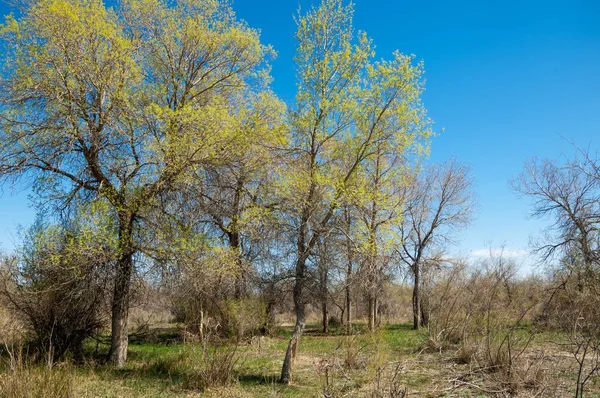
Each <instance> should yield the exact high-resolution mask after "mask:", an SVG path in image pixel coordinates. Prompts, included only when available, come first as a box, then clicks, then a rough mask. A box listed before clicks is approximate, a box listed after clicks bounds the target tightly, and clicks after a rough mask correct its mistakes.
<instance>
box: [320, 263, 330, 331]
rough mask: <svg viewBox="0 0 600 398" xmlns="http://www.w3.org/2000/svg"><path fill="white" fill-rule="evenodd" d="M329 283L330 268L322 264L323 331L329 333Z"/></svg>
mask: <svg viewBox="0 0 600 398" xmlns="http://www.w3.org/2000/svg"><path fill="white" fill-rule="evenodd" d="M328 283H329V270H328V264H322V267H321V310H322V315H323V333H329V310H328V308H327V298H328V296H329V290H328V286H327V284H328Z"/></svg>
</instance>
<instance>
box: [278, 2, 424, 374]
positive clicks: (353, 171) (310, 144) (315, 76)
mask: <svg viewBox="0 0 600 398" xmlns="http://www.w3.org/2000/svg"><path fill="white" fill-rule="evenodd" d="M352 14H353V7H352V4H349V5H344V4H343V2H342V1H341V0H323V1H322V2H321V4H320V5H319V7H318V8H313V9H311V10H310V11H309V12H308V13H307V14H305V15H302V16H300V17H299V18H298V20H297V24H298V30H297V33H296V40H297V50H296V57H295V61H296V69H297V87H298V93H297V96H296V104H295V107H294V110H293V112H292V115H291V120H290V125H291V139H290V149H289V152H290V161H289V171H290V172H289V173H287V174H286V178H285V181H284V182H283V184H282V185H283V187H282V189H283V191H284V195H286V201H287V203H286V205H287V206H286V208H285V211H286V213H287V217H288V219H289V220H290V226H291V228H290V229H291V231H292V236H293V241H294V245H295V247H296V250H295V257H296V258H295V264H294V288H293V298H294V310H295V315H296V324H295V327H294V331H293V334H292V338H291V340H290V343H289V345H288V348H287V351H286V355H285V359H284V362H283V367H282V372H281V382H283V383H290V382H291V375H292V365H293V362H294V358H295V356H296V351H297V348H298V344H299V340H300V337H301V335H302V333H303V331H304V327H305V324H306V303H307V297H306V296H307V294H306V289H305V287H306V283H307V281H308V277H309V273H308V267H309V265H310V264H311V263H314V261H313V260H314V259H313V258H312V256H313V251H314V250H315V247H316V245H317V243H318V242H319V239H320V238H321V237H322V236H323V235H324V234H326V233H327V232H328V231H329V230H330V229H331V228H332V224H333V220H335V219H336V218H337V215H338V214H339V210H340V207H341V204H342V203H343V202H344V199H345V197H346V196H347V195H348V191H349V190H350V189H351V188H352V187H353V186H356V185H353V180H354V179H355V178H356V176H357V174H358V172H359V171H360V170H361V168H362V167H363V166H364V163H365V161H366V160H368V159H370V158H372V157H373V155H374V153H375V149H376V148H377V146H378V144H379V143H381V142H387V141H389V142H393V143H394V145H396V146H397V147H398V150H401V149H402V148H406V147H408V146H410V145H411V144H412V143H413V142H414V141H415V140H417V139H419V138H421V137H423V136H428V135H429V134H430V128H429V121H428V120H427V118H426V117H425V112H424V109H423V107H422V105H421V103H420V94H421V91H422V88H423V87H422V84H423V82H422V79H421V74H422V67H421V65H420V64H417V65H414V64H413V59H412V57H408V56H404V55H402V54H400V53H395V54H394V58H393V59H392V60H391V61H379V62H373V60H372V59H373V56H374V51H373V49H372V47H371V42H370V40H369V39H368V38H367V37H366V35H365V34H362V33H361V34H359V35H358V36H357V37H355V32H354V29H353V27H352Z"/></svg>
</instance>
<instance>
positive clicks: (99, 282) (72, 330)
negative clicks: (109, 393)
mask: <svg viewBox="0 0 600 398" xmlns="http://www.w3.org/2000/svg"><path fill="white" fill-rule="evenodd" d="M92 238H93V237H92V236H89V235H88V234H87V233H86V232H85V231H83V230H81V229H78V228H73V227H70V228H67V227H63V226H52V227H45V226H42V225H40V224H38V225H36V226H35V227H34V228H32V230H31V231H30V232H29V235H28V236H27V239H26V240H25V243H24V245H23V247H22V248H21V250H20V252H19V255H18V256H15V257H12V258H5V259H4V261H3V264H2V270H1V275H0V295H2V296H3V297H4V299H5V300H6V302H7V303H8V305H9V308H10V310H11V311H12V313H13V314H14V315H15V316H17V317H18V318H19V320H20V321H21V322H22V324H23V325H24V328H25V330H26V331H27V334H26V337H27V339H28V340H29V345H30V348H32V350H31V352H32V353H35V354H39V355H40V356H44V357H45V356H46V355H51V356H52V358H54V359H55V360H58V359H60V358H62V357H63V356H64V355H65V354H66V353H67V352H72V353H74V354H76V355H79V354H80V353H81V348H82V344H83V341H84V340H85V339H86V338H88V337H90V336H92V335H93V334H95V333H96V332H97V331H98V330H99V329H100V328H101V327H102V326H103V325H104V324H105V319H106V316H105V314H106V312H105V308H106V307H105V297H106V291H107V287H108V286H107V282H106V281H107V274H108V272H107V264H108V262H109V261H110V255H109V252H110V250H109V249H108V248H107V247H106V246H104V245H102V243H101V242H102V241H101V240H92Z"/></svg>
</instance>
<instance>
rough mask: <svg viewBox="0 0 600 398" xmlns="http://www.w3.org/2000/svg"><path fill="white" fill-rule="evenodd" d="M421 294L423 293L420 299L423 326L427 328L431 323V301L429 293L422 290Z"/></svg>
mask: <svg viewBox="0 0 600 398" xmlns="http://www.w3.org/2000/svg"><path fill="white" fill-rule="evenodd" d="M419 294H420V295H421V297H420V299H419V305H420V306H421V326H422V327H424V328H425V327H427V325H428V324H429V302H428V300H427V294H425V293H424V292H423V291H420V292H419Z"/></svg>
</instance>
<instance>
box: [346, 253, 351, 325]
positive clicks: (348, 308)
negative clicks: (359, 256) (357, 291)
mask: <svg viewBox="0 0 600 398" xmlns="http://www.w3.org/2000/svg"><path fill="white" fill-rule="evenodd" d="M348 270H349V271H348V274H347V275H350V272H351V271H352V265H348ZM346 334H347V335H348V336H349V335H351V334H352V297H351V296H350V283H349V282H348V277H346Z"/></svg>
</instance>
